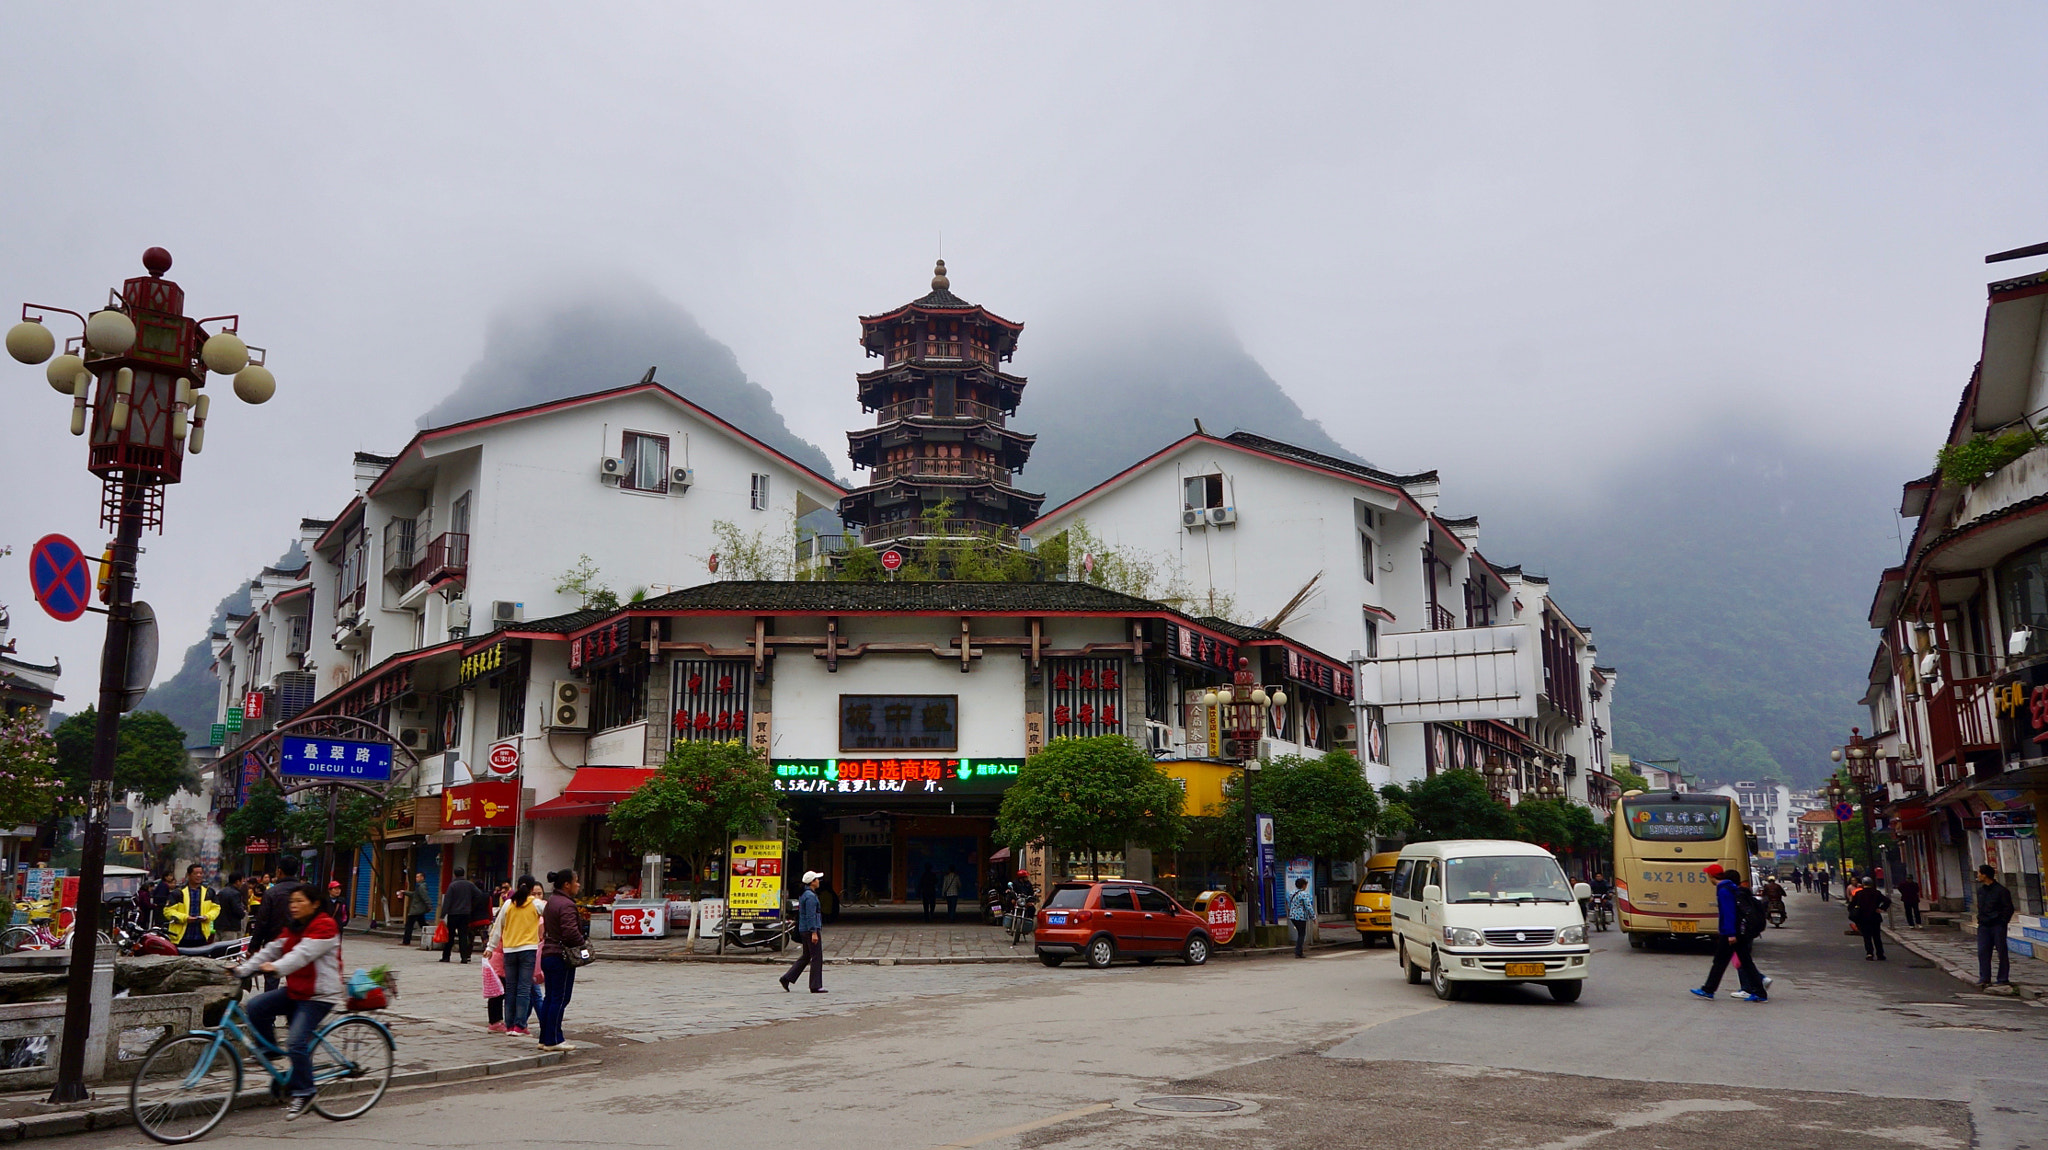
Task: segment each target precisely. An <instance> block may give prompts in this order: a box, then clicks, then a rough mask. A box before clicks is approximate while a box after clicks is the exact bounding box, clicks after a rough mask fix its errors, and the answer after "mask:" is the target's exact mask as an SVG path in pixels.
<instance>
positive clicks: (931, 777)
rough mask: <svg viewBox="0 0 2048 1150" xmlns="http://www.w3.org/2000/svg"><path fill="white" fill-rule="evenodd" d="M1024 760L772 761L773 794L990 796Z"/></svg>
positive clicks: (1002, 788) (1011, 778)
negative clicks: (773, 770) (777, 792)
mask: <svg viewBox="0 0 2048 1150" xmlns="http://www.w3.org/2000/svg"><path fill="white" fill-rule="evenodd" d="M1023 765H1024V760H1023V759H895V758H891V759H777V760H775V789H776V790H778V791H790V792H793V793H797V794H813V795H857V794H897V795H993V794H1001V793H1002V792H1004V791H1006V790H1008V789H1009V787H1010V784H1011V783H1014V782H1016V781H1017V771H1018V770H1019V769H1020V768H1021V767H1023Z"/></svg>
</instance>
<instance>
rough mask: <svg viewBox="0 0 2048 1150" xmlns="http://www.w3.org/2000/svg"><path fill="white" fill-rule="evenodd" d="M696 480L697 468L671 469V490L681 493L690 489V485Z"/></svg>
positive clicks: (669, 478) (669, 486) (669, 484)
mask: <svg viewBox="0 0 2048 1150" xmlns="http://www.w3.org/2000/svg"><path fill="white" fill-rule="evenodd" d="M695 482H697V471H696V469H695V468H691V467H672V468H670V469H669V473H668V489H669V491H670V492H672V493H674V494H677V495H680V494H682V493H683V492H685V491H688V490H689V489H690V485H691V484H693V483H695Z"/></svg>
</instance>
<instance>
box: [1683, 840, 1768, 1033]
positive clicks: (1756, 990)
mask: <svg viewBox="0 0 2048 1150" xmlns="http://www.w3.org/2000/svg"><path fill="white" fill-rule="evenodd" d="M1718 867H1719V864H1718V863H1717V864H1715V865H1714V866H1713V867H1709V868H1708V869H1709V871H1710V872H1711V871H1714V870H1716V869H1717V868H1718ZM1717 877H1718V880H1719V881H1717V882H1716V883H1715V886H1714V900H1715V903H1716V905H1717V906H1719V908H1720V912H1721V913H1720V918H1719V921H1718V923H1717V926H1718V931H1719V932H1718V933H1717V934H1715V936H1714V965H1713V968H1712V969H1710V970H1708V971H1707V981H1706V983H1705V984H1704V985H1702V986H1698V987H1695V988H1694V989H1693V992H1692V993H1693V996H1694V997H1695V998H1712V997H1714V991H1716V990H1718V989H1720V986H1721V976H1722V975H1723V974H1725V973H1727V971H1728V961H1729V959H1731V958H1732V959H1735V960H1736V962H1737V964H1738V965H1737V967H1736V970H1735V978H1736V981H1737V982H1738V983H1740V984H1741V986H1742V993H1741V994H1739V995H1737V996H1736V997H1738V998H1740V999H1742V1000H1743V1001H1745V1002H1764V1001H1767V998H1766V996H1765V994H1764V980H1763V976H1762V975H1761V974H1759V973H1757V969H1756V961H1755V960H1754V959H1752V958H1750V956H1749V941H1750V939H1752V938H1754V937H1755V935H1754V934H1752V933H1750V932H1749V931H1748V930H1746V929H1745V924H1744V923H1743V921H1742V918H1743V915H1742V900H1743V899H1744V898H1748V899H1752V900H1753V899H1755V898H1756V896H1755V895H1753V894H1750V893H1749V892H1748V891H1746V890H1743V889H1742V872H1741V871H1736V870H1720V871H1719V874H1718V876H1717Z"/></svg>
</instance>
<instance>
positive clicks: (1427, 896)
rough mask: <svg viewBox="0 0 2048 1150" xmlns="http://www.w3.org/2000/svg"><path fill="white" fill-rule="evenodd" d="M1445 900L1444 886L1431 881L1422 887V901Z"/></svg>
mask: <svg viewBox="0 0 2048 1150" xmlns="http://www.w3.org/2000/svg"><path fill="white" fill-rule="evenodd" d="M1443 900H1444V888H1442V887H1440V886H1438V885H1436V884H1435V883H1430V884H1429V885H1428V886H1425V887H1423V888H1422V901H1424V902H1442V901H1443Z"/></svg>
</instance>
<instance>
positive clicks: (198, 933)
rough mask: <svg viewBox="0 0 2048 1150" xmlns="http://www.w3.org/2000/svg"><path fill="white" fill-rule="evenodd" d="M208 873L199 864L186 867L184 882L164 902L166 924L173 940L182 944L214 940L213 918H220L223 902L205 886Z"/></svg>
mask: <svg viewBox="0 0 2048 1150" xmlns="http://www.w3.org/2000/svg"><path fill="white" fill-rule="evenodd" d="M205 877H206V876H205V873H204V872H203V871H201V870H200V869H199V864H198V863H193V864H192V865H191V866H188V867H186V868H185V885H183V886H181V887H179V888H178V889H177V892H176V893H175V894H173V895H171V897H170V898H169V899H168V900H167V901H166V902H165V903H164V908H163V916H164V925H165V926H166V927H167V928H168V929H169V930H170V938H171V941H173V942H175V943H177V944H178V945H179V946H205V945H206V944H207V943H209V942H211V941H213V920H214V919H216V918H219V917H220V904H219V903H217V902H215V901H213V892H212V891H210V890H207V889H206V883H205V881H204V879H205Z"/></svg>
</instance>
